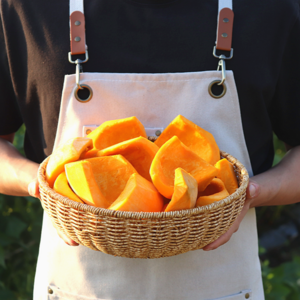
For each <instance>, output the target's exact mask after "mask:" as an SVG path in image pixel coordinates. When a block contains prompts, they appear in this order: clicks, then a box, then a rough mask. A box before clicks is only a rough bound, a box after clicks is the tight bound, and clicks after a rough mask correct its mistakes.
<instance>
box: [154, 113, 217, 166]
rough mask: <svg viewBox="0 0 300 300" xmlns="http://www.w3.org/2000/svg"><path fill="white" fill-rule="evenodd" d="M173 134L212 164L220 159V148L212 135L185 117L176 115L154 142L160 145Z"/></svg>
mask: <svg viewBox="0 0 300 300" xmlns="http://www.w3.org/2000/svg"><path fill="white" fill-rule="evenodd" d="M173 136H177V137H178V138H179V139H180V141H181V142H182V143H183V144H185V145H186V146H187V147H189V148H190V149H191V150H192V151H194V152H195V153H196V154H197V155H199V156H200V157H201V158H203V159H204V160H206V161H207V162H208V163H210V164H212V165H214V164H215V163H216V162H217V161H218V160H219V159H220V150H219V147H218V145H217V143H216V141H215V138H214V137H213V135H212V134H211V133H210V132H208V131H206V130H204V129H203V128H201V127H199V126H198V125H196V124H195V123H193V122H192V121H190V120H188V119H186V118H185V117H183V116H181V115H178V116H177V117H176V118H175V119H174V120H173V121H172V122H171V123H170V124H169V125H168V126H167V127H166V128H165V129H164V131H163V132H162V133H161V135H160V136H159V137H158V138H157V140H156V141H155V142H154V143H155V144H156V145H157V146H158V147H161V146H162V145H163V144H164V143H165V142H166V141H168V140H169V139H170V138H172V137H173Z"/></svg>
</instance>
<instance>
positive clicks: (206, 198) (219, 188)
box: [196, 178, 229, 206]
mask: <svg viewBox="0 0 300 300" xmlns="http://www.w3.org/2000/svg"><path fill="white" fill-rule="evenodd" d="M227 196H229V193H228V191H227V190H226V187H225V185H224V183H223V181H222V180H221V179H219V178H214V179H213V180H212V181H211V183H210V184H209V185H208V187H207V188H206V189H205V190H204V191H203V192H199V194H198V199H197V202H196V206H204V205H208V204H211V203H213V202H216V201H219V200H222V199H224V198H226V197H227Z"/></svg>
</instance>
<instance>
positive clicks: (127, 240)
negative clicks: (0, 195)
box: [38, 152, 249, 258]
mask: <svg viewBox="0 0 300 300" xmlns="http://www.w3.org/2000/svg"><path fill="white" fill-rule="evenodd" d="M221 156H222V157H225V158H227V159H228V160H229V161H230V162H231V163H233V165H234V169H235V172H236V175H237V178H238V182H239V188H238V189H237V190H236V192H235V193H233V194H232V195H230V196H228V197H227V198H225V199H223V200H221V201H218V202H215V203H213V204H210V205H207V206H203V207H197V208H193V209H188V210H181V211H173V212H160V213H158V212H155V213H137V212H122V211H113V210H109V209H103V208H97V207H93V206H90V205H86V204H81V203H78V202H75V201H72V200H70V199H68V198H66V197H64V196H61V195H59V194H58V193H56V192H55V191H54V190H53V189H51V188H50V187H49V185H48V183H47V181H46V179H45V169H46V166H47V162H48V159H49V158H47V159H45V160H44V162H43V163H42V164H41V165H40V168H39V173H38V180H39V184H40V194H41V202H42V205H43V208H44V209H45V211H46V212H47V214H48V215H49V216H50V218H51V220H52V223H53V225H54V226H55V227H56V228H57V229H59V230H61V231H63V232H64V233H66V234H67V235H68V236H69V237H70V238H71V239H73V240H74V241H76V242H77V243H79V244H81V245H84V246H87V247H89V248H91V249H93V250H99V251H102V252H104V253H107V254H111V255H115V256H122V257H130V258H160V257H167V256H173V255H178V254H181V253H185V252H188V251H191V250H197V249H201V248H203V247H204V246H206V245H207V244H209V243H211V242H213V241H214V240H216V239H217V238H218V237H219V236H221V235H222V234H223V233H225V232H226V231H227V230H228V229H229V227H230V226H231V225H232V223H233V222H234V221H235V219H236V218H237V216H238V215H239V213H240V212H241V210H242V208H243V205H244V201H245V198H246V188H247V185H248V181H249V177H248V172H247V170H246V168H245V167H244V166H243V165H242V164H241V163H240V162H239V161H238V160H237V159H235V158H234V157H232V156H231V155H229V154H227V153H225V152H221Z"/></svg>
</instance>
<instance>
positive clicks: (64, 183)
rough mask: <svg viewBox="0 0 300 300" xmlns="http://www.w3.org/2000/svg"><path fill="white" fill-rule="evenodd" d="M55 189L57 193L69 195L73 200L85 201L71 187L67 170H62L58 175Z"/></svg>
mask: <svg viewBox="0 0 300 300" xmlns="http://www.w3.org/2000/svg"><path fill="white" fill-rule="evenodd" d="M53 189H54V191H56V192H57V193H59V194H61V195H63V196H65V197H68V198H69V199H71V200H73V201H76V202H80V203H84V202H83V201H82V200H81V199H80V198H79V197H78V196H77V195H76V194H75V193H74V192H73V191H72V189H71V188H70V186H69V183H68V179H67V176H66V172H62V173H60V174H59V175H58V177H57V178H56V180H55V182H54V186H53Z"/></svg>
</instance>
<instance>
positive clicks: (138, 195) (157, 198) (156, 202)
mask: <svg viewBox="0 0 300 300" xmlns="http://www.w3.org/2000/svg"><path fill="white" fill-rule="evenodd" d="M163 205H164V200H163V197H162V196H161V195H160V194H159V193H158V191H157V190H156V189H155V187H154V185H153V184H152V183H151V182H149V181H148V180H146V179H145V178H144V177H142V176H140V175H139V174H137V173H135V174H132V175H131V176H130V178H129V180H128V182H127V185H126V187H125V189H124V190H123V192H122V193H121V195H120V196H119V197H118V199H117V200H116V201H115V202H114V203H112V205H111V206H110V207H109V208H108V209H113V210H119V211H133V212H160V211H162V208H163Z"/></svg>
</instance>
